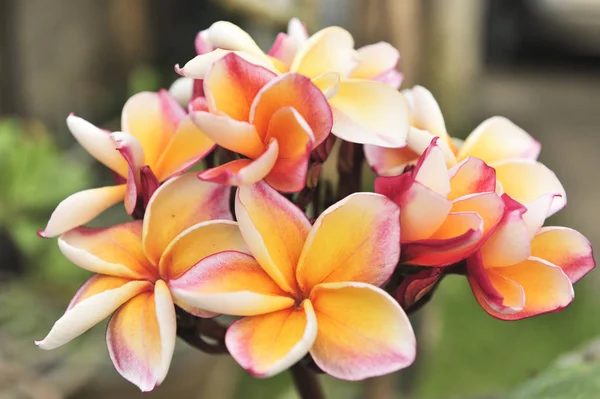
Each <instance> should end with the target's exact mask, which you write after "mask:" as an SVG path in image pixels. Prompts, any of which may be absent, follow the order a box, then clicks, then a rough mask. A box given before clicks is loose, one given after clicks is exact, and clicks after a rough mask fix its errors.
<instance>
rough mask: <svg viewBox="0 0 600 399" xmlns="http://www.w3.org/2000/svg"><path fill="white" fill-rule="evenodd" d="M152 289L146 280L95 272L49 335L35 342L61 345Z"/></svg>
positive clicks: (48, 346) (50, 346) (42, 346)
mask: <svg viewBox="0 0 600 399" xmlns="http://www.w3.org/2000/svg"><path fill="white" fill-rule="evenodd" d="M151 289H152V284H151V283H149V282H147V281H129V280H127V279H120V278H117V277H108V276H94V277H92V278H90V279H89V280H88V281H87V282H86V283H85V284H84V285H83V286H82V287H81V288H80V289H79V291H78V292H77V294H75V297H74V298H73V301H72V302H71V304H70V305H69V308H68V309H67V311H66V312H65V314H64V315H63V316H62V317H61V318H60V319H58V320H57V321H56V323H54V326H53V327H52V329H51V330H50V332H49V333H48V335H47V336H46V338H44V339H43V340H41V341H36V342H35V343H36V345H37V346H38V347H39V348H40V349H45V350H50V349H55V348H58V347H60V346H62V345H64V344H66V343H67V342H69V341H71V340H72V339H74V338H76V337H78V336H79V335H81V334H83V333H84V332H86V331H87V330H89V329H90V328H92V327H93V326H95V325H96V324H98V323H100V322H101V321H102V320H104V319H105V318H106V317H108V316H109V315H110V314H111V313H112V312H114V311H115V310H116V309H117V308H118V307H119V306H121V305H122V304H123V303H125V302H127V301H128V300H129V299H131V298H133V297H135V296H136V295H139V294H140V293H142V292H144V291H148V290H151Z"/></svg>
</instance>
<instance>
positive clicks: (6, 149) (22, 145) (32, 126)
mask: <svg viewBox="0 0 600 399" xmlns="http://www.w3.org/2000/svg"><path fill="white" fill-rule="evenodd" d="M90 161H91V159H90ZM0 171H1V173H2V178H1V179H0V227H2V228H4V229H5V230H6V231H7V232H8V233H9V235H10V238H11V239H12V240H13V241H14V243H15V244H16V246H17V248H18V250H19V252H20V253H21V255H22V256H23V258H24V261H25V262H26V267H27V269H30V270H31V269H33V270H35V272H36V275H37V277H39V278H41V279H43V278H44V277H48V276H50V275H52V276H53V278H55V277H57V276H58V277H65V278H67V279H69V278H72V277H75V276H78V277H80V276H81V275H82V271H81V270H79V269H78V268H75V267H72V266H67V265H68V262H67V261H66V260H64V258H63V257H62V256H61V255H60V253H59V251H58V249H57V248H56V242H55V240H44V239H41V238H39V237H37V235H36V230H39V229H43V228H44V226H45V224H46V222H47V220H48V217H49V216H50V214H51V213H52V210H53V209H54V208H55V207H56V205H58V203H59V202H60V201H62V200H63V199H64V198H66V197H67V196H69V195H71V194H73V193H75V192H77V191H80V190H82V189H85V188H89V187H90V182H92V181H93V179H92V178H91V177H92V176H91V170H90V167H89V165H87V164H83V163H82V162H81V161H78V159H77V158H76V157H73V156H71V157H69V156H67V155H66V154H63V153H61V151H60V149H59V148H58V147H57V146H56V144H55V142H54V140H53V137H52V136H51V135H50V134H49V133H48V132H47V131H46V129H45V128H44V127H43V126H42V125H41V124H39V123H36V122H29V123H26V122H24V121H20V120H16V119H7V120H0ZM78 279H80V278H78Z"/></svg>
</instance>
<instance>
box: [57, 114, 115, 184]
mask: <svg viewBox="0 0 600 399" xmlns="http://www.w3.org/2000/svg"><path fill="white" fill-rule="evenodd" d="M67 126H68V127H69V130H70V131H71V134H72V135H73V137H75V140H77V142H78V143H79V144H80V145H81V146H82V147H83V148H84V149H85V150H86V151H87V152H88V153H89V154H90V155H91V156H93V157H94V158H96V159H97V160H98V161H99V162H100V163H102V164H104V165H105V166H106V167H107V168H109V169H111V170H113V171H115V172H116V173H118V174H119V175H120V176H121V177H127V163H126V162H125V160H124V159H123V157H122V156H121V155H120V154H118V153H117V152H116V151H115V144H114V142H113V141H112V140H111V139H110V132H108V131H106V130H103V129H100V128H98V127H96V126H94V125H92V124H91V123H90V122H88V121H86V120H85V119H82V118H80V117H78V116H75V114H71V115H69V116H68V117H67Z"/></svg>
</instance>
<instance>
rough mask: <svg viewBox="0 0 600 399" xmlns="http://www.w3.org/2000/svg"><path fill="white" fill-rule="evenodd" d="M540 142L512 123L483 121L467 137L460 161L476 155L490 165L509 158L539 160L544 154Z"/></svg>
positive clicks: (504, 120) (492, 119) (507, 121)
mask: <svg viewBox="0 0 600 399" xmlns="http://www.w3.org/2000/svg"><path fill="white" fill-rule="evenodd" d="M540 149H541V146H540V143H539V142H538V141H536V140H534V139H533V137H531V136H530V135H529V134H527V132H525V131H524V130H523V129H521V128H520V127H518V126H517V125H515V124H514V123H513V122H511V121H510V120H508V119H506V118H503V117H500V116H494V117H492V118H489V119H487V120H485V121H483V122H482V123H481V124H480V125H479V126H477V127H476V128H475V130H473V132H472V133H471V134H470V135H469V136H468V137H467V139H466V140H465V142H464V144H463V145H462V147H461V149H460V151H459V153H458V159H461V160H462V159H465V158H466V157H468V156H473V157H477V158H480V159H482V160H484V161H485V162H487V163H493V162H498V161H503V160H506V159H529V160H532V161H535V160H536V159H537V157H538V155H539V153H540Z"/></svg>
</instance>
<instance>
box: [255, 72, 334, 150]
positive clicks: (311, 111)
mask: <svg viewBox="0 0 600 399" xmlns="http://www.w3.org/2000/svg"><path fill="white" fill-rule="evenodd" d="M284 107H293V108H294V109H295V110H296V111H297V112H298V113H299V114H300V115H301V116H302V118H304V120H305V121H306V122H307V123H308V125H309V126H310V128H311V130H312V132H313V135H314V137H315V146H317V145H319V144H321V143H322V142H323V141H325V139H326V138H327V136H328V135H329V133H330V132H331V126H332V123H333V122H332V116H331V108H330V107H329V104H328V103H327V99H326V98H325V96H324V95H323V93H322V92H321V90H319V88H318V87H317V86H315V85H314V84H313V83H312V82H311V81H310V79H309V78H307V77H305V76H302V75H299V74H297V73H286V74H283V75H280V76H278V77H277V78H275V79H273V80H271V81H270V82H269V83H268V84H266V85H265V86H264V87H263V88H262V89H261V90H260V92H259V93H258V94H257V95H256V98H255V99H254V102H253V103H252V109H251V110H250V122H251V123H253V124H254V126H256V130H257V131H258V133H259V134H260V135H261V136H262V137H265V135H266V134H267V132H268V129H269V124H270V122H271V118H272V116H273V115H274V114H275V112H277V111H278V110H279V109H281V108H284Z"/></svg>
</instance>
